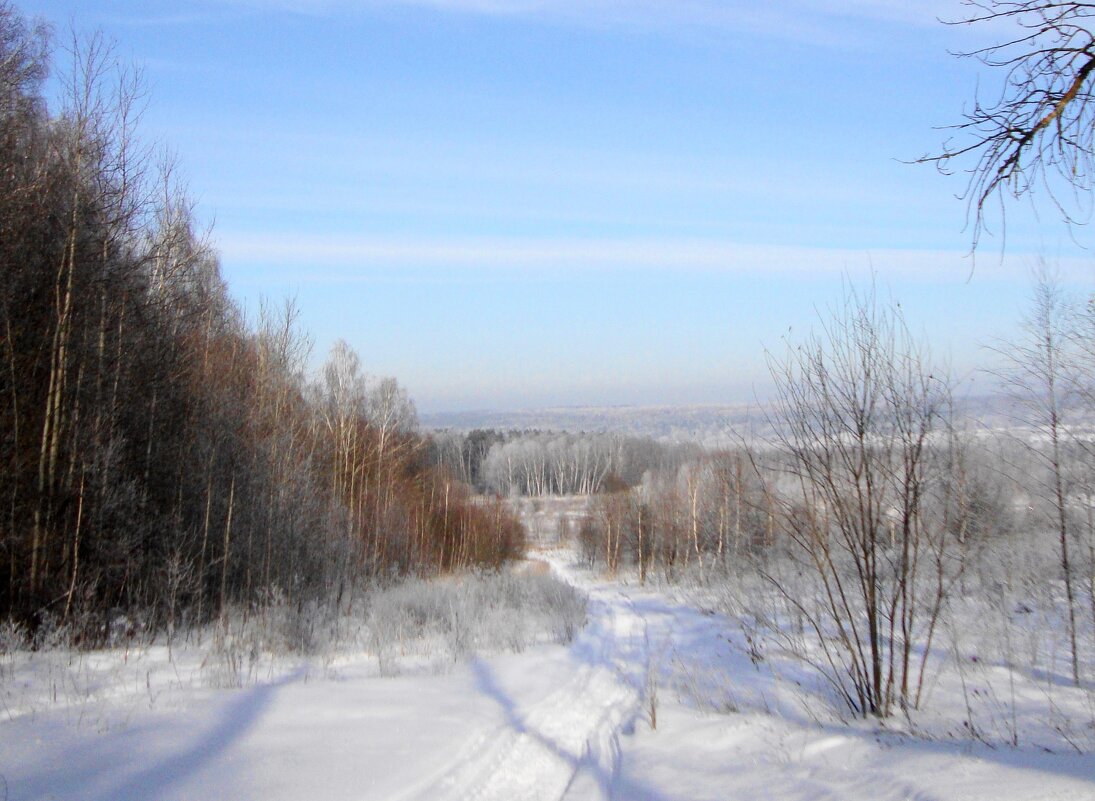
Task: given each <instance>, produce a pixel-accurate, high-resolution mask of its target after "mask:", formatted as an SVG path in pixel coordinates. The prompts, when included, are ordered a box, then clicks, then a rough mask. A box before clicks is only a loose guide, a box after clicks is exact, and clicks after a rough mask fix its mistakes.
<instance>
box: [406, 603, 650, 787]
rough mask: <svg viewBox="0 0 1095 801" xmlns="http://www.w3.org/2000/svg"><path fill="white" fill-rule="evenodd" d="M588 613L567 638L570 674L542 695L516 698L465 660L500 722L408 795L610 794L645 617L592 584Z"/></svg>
mask: <svg viewBox="0 0 1095 801" xmlns="http://www.w3.org/2000/svg"><path fill="white" fill-rule="evenodd" d="M588 608H589V619H588V621H587V623H586V626H585V628H584V629H583V630H582V632H581V633H580V634H579V636H578V637H577V638H576V640H575V642H574V643H573V644H572V645H571V646H570V649H569V657H570V659H571V660H572V661H573V662H574V664H575V669H574V672H573V673H572V674H571V675H570V676H568V677H567V678H566V679H565V680H564V681H563V682H562V683H561V684H560V686H558V687H557V688H555V689H554V690H552V691H551V692H550V693H549V694H548V695H547V696H545V697H543V698H542V699H541V700H539V701H537V702H535V703H532V704H527V705H526V704H523V703H522V702H521V699H520V698H515V697H513V696H511V695H510V694H508V693H507V691H506V690H505V689H504V688H503V687H501V686H500V685H499V683H498V682H497V680H496V678H495V676H494V674H493V672H492V671H491V669H490V667H489V665H488V664H487V663H486V662H483V661H480V660H477V661H475V662H474V663H473V664H472V669H473V671H474V673H475V677H476V682H477V685H478V687H479V690H480V692H482V693H483V694H484V695H485V696H487V697H489V698H491V699H493V700H494V701H495V702H497V703H498V705H499V706H500V707H501V708H502V710H503V713H504V715H505V719H506V725H504V726H503V727H501V728H500V729H498V730H496V731H495V732H494V733H493V735H488V736H485V737H482V738H477V742H476V744H475V745H474V746H472V747H471V748H466V749H464V753H463V754H462V757H461V759H460V760H459V762H458V763H457V764H454V765H453V767H452V768H451V769H450V770H448V771H447V772H446V773H444V774H443V775H442V776H441V777H440V778H438V779H437V780H436V781H434V782H432V783H431V784H430V785H429V786H428V787H426V788H425V789H424V790H422V791H420V792H419V793H418V794H417V795H416V796H415V798H417V799H421V801H426V799H439V800H440V801H512V800H513V799H528V801H560V800H561V799H564V798H567V797H570V796H571V795H572V793H571V791H573V795H575V796H577V795H581V797H582V798H588V797H591V796H592V797H600V798H604V799H608V798H610V797H611V796H612V792H613V787H614V786H615V784H616V780H617V778H618V774H619V768H620V748H619V734H620V731H621V729H623V728H625V727H626V726H631V725H634V721H635V719H636V717H637V715H638V713H639V708H640V704H641V693H640V690H639V689H638V688H639V686H641V684H640V682H641V679H639V678H638V676H639V675H640V673H643V672H644V671H645V659H646V643H645V638H644V634H645V624H644V621H643V619H642V617H641V616H640V615H639V614H638V613H637V612H636V610H635V609H634V608H633V606H632V605H631V604H630V602H629V601H628V600H627V599H626V598H625V597H624V596H623V595H621V594H617V593H613V592H611V591H606V590H594V591H593V592H592V594H591V596H590V600H589V607H588Z"/></svg>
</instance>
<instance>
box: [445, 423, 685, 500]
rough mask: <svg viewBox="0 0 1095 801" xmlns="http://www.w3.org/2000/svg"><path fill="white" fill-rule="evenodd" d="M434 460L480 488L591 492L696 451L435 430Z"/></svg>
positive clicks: (584, 438) (637, 479) (633, 441)
mask: <svg viewBox="0 0 1095 801" xmlns="http://www.w3.org/2000/svg"><path fill="white" fill-rule="evenodd" d="M432 440H433V459H434V460H435V462H436V463H437V464H438V465H441V466H443V467H444V468H445V469H446V470H448V471H449V472H451V473H452V474H453V475H455V476H457V477H459V478H460V479H461V480H462V481H464V482H466V483H468V484H470V485H472V486H474V487H475V488H476V489H477V490H478V491H479V492H482V493H488V494H492V495H499V496H503V497H510V496H514V495H527V496H533V497H536V496H543V495H593V494H596V493H600V492H604V491H606V490H609V491H611V490H619V489H623V488H626V487H634V486H638V485H639V484H640V483H641V482H642V480H643V477H644V476H645V475H647V474H649V473H651V472H654V471H658V472H664V471H666V470H675V469H676V468H677V467H678V466H679V465H681V464H682V463H684V462H686V461H687V460H689V459H691V458H694V457H695V456H696V455H698V454H699V453H700V451H701V448H700V447H699V446H698V445H695V444H693V443H676V444H666V443H662V442H657V441H655V440H653V439H650V438H647V437H631V436H625V435H622V434H613V433H577V434H575V433H568V432H553V431H494V430H482V429H476V430H474V431H470V432H468V433H463V432H459V431H439V432H435V433H434V434H433V437H432Z"/></svg>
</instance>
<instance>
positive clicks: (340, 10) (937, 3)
mask: <svg viewBox="0 0 1095 801" xmlns="http://www.w3.org/2000/svg"><path fill="white" fill-rule="evenodd" d="M232 2H234V3H236V4H238V5H243V6H247V7H250V8H252V9H259V10H280V11H289V12H294V13H300V14H312V15H330V14H347V13H354V12H361V11H373V10H376V9H383V8H389V9H390V8H398V7H418V8H425V9H432V10H436V11H441V12H448V13H455V14H471V15H478V16H494V17H526V18H535V19H540V20H547V21H554V22H562V23H568V24H577V25H585V26H594V27H605V26H611V27H629V28H636V29H665V28H682V27H683V28H693V29H701V30H711V29H714V30H721V31H727V32H734V33H738V34H755V35H762V36H766V37H771V38H776V39H790V40H809V41H814V42H819V43H824V44H837V43H843V42H847V41H852V40H862V39H863V36H862V33H863V31H861V30H855V28H857V27H861V26H864V25H870V24H879V23H887V24H896V25H901V26H910V25H912V26H928V25H934V24H935V23H936V19H937V18H938V17H944V18H946V17H955V16H957V15H959V13H960V11H961V8H962V6H961V5H960V4H959V2H958V0H918V2H916V3H909V2H907V1H906V0H788V1H787V2H781V3H778V4H776V3H763V2H757V1H756V0H232Z"/></svg>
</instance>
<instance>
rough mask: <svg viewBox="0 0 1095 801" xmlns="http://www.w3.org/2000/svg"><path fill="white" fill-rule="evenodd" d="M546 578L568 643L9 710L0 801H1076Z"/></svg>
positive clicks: (138, 660)
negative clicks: (856, 717) (577, 609)
mask: <svg viewBox="0 0 1095 801" xmlns="http://www.w3.org/2000/svg"><path fill="white" fill-rule="evenodd" d="M551 561H552V562H553V565H554V568H555V569H556V570H559V571H562V572H563V573H564V574H565V575H567V576H568V577H569V579H570V580H571V581H575V582H577V583H579V584H580V585H582V586H583V587H585V588H586V589H587V590H588V592H589V594H590V603H589V620H588V623H587V625H586V627H585V629H584V630H583V631H582V632H581V633H580V634H579V636H578V637H577V638H576V639H575V641H574V642H573V643H572V644H570V645H569V646H565V647H564V646H537V647H534V648H530V649H528V650H526V651H524V652H522V653H516V654H506V655H495V656H491V657H478V658H474V659H472V660H470V661H467V662H464V663H461V664H459V665H457V666H456V667H455V668H453V669H452V670H451V671H450V672H448V673H442V674H436V673H432V672H422V673H419V674H416V675H404V676H400V677H394V678H381V677H378V676H377V672H376V667H375V659H373V658H371V657H369V656H367V655H362V656H361V657H360V658H353V659H348V660H343V661H341V662H338V663H335V664H333V665H329V666H327V668H326V669H324V668H321V667H319V666H317V665H298V666H286V667H285V669H284V670H281V671H280V672H274V673H272V674H270V679H269V680H267V681H264V682H262V683H260V684H258V685H257V686H253V687H249V688H245V689H242V690H241V689H237V690H211V689H201V688H199V687H196V686H194V685H192V684H187V683H186V682H176V683H175V684H173V685H170V684H165V685H163V688H162V689H159V690H158V689H157V682H158V681H161V680H162V676H163V675H164V671H165V670H167V668H166V667H165V665H166V664H167V663H166V653H165V652H164V651H162V650H160V651H157V652H155V653H147V654H143V655H140V656H139V657H138V656H136V655H130V659H129V661H127V662H126V664H125V666H124V667H118V669H117V670H116V671H115V672H113V673H111V674H110V675H112V676H114V677H115V680H116V681H117V682H118V685H119V686H118V688H117V692H115V693H113V694H107V695H106V696H103V697H104V698H105V699H106V700H102V701H100V702H98V703H96V704H95V705H92V706H88V705H86V704H84V705H80V704H73V703H71V702H69V703H66V702H64V693H63V692H62V694H61V695H60V696H59V700H58V702H57V703H56V704H54V705H52V706H46V707H42V706H36V707H33V708H29V707H28V708H27V709H26V710H24V711H22V712H21V711H19V710H18V709H9V712H8V715H7V716H6V719H5V720H4V721H3V722H2V723H0V774H2V775H3V776H4V778H5V780H6V782H7V796H6V797H7V798H8V799H12V800H13V801H27V800H29V799H43V800H44V799H92V800H93V801H100V800H101V801H107V799H118V800H119V801H121V800H122V799H202V800H203V801H204V800H205V799H218V798H223V799H240V800H241V801H248V800H249V799H254V800H255V801H259V800H260V799H261V801H282V799H284V800H285V801H288V800H289V799H329V800H330V801H337V800H338V799H355V800H361V801H364V800H366V799H378V800H379V799H397V800H399V801H417V800H418V799H422V800H423V801H425V799H441V800H442V801H444V800H446V799H452V800H453V801H456V800H457V799H460V800H463V799H484V800H486V799H572V800H577V799H609V798H611V799H654V800H656V801H668V800H669V799H682V800H683V799H750V800H751V799H762V798H768V799H779V800H780V801H783V800H785V799H786V800H795V799H840V800H841V801H887V800H889V799H893V801H897V800H898V799H902V800H904V799H916V800H917V801H931V800H934V799H939V800H940V801H943V800H944V799H953V800H954V801H977V800H979V799H985V800H986V801H988V800H989V799H992V801H996V799H1001V798H1007V799H1029V800H1030V801H1051V800H1053V799H1060V800H1061V801H1065V799H1068V801H1084V800H1085V799H1095V759H1093V758H1092V757H1090V756H1080V755H1076V754H1072V755H1069V754H1064V753H1056V754H1051V753H1045V752H1043V751H1039V750H1016V749H1008V748H995V749H994V748H990V747H988V746H985V745H982V744H978V743H976V742H973V741H971V740H968V739H953V740H951V739H934V740H929V739H919V738H911V737H907V736H903V735H900V734H897V733H889V732H886V731H885V730H882V729H880V728H879V727H878V726H877V725H875V724H868V723H863V722H846V723H842V722H840V721H839V719H838V718H836V717H834V716H833V715H831V714H828V713H827V712H826V711H825V710H824V709H823V706H822V705H820V702H819V701H818V699H817V698H816V696H815V695H814V690H813V689H812V687H811V683H810V681H811V680H810V677H809V674H808V673H806V672H805V671H803V670H801V669H799V668H797V667H796V666H795V665H794V664H791V663H787V664H780V663H777V662H776V661H774V660H764V661H761V662H758V663H757V664H754V661H753V660H751V659H750V658H749V654H748V652H747V650H746V649H744V648H743V647H741V643H740V642H739V641H738V640H737V637H736V634H735V632H734V630H733V629H732V627H730V626H729V624H728V623H727V621H725V620H723V619H721V618H720V617H719V616H717V615H712V614H707V613H703V612H701V611H699V610H697V609H695V608H693V607H691V606H689V605H688V604H686V603H681V602H678V601H674V600H672V599H670V598H668V597H666V596H665V595H663V594H659V593H657V592H655V591H651V590H644V589H641V588H637V587H634V586H630V587H629V586H621V585H619V584H615V583H609V582H605V581H601V580H597V579H595V578H593V577H590V576H588V575H586V574H584V573H582V572H581V571H578V570H577V569H575V568H573V567H572V566H570V565H569V563H568V561H567V558H566V556H565V555H562V554H557V555H555V556H554V557H551ZM109 658H114V659H121V656H120V655H117V654H115V655H113V657H110V656H103V657H102V659H109ZM175 660H176V662H178V663H179V664H183V665H184V666H185V656H179V655H176V657H175ZM184 669H185V667H184ZM19 679H20V677H19V674H18V672H16V674H15V675H14V676H8V677H7V678H6V679H5V681H7V682H17V681H19ZM652 713H654V715H656V719H652ZM654 722H656V724H657V727H656V728H653V727H652V723H654ZM2 797H4V796H3V794H2V793H0V798H2Z"/></svg>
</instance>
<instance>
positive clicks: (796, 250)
mask: <svg viewBox="0 0 1095 801" xmlns="http://www.w3.org/2000/svg"><path fill="white" fill-rule="evenodd" d="M218 245H219V247H220V249H221V252H222V254H223V257H224V259H225V261H226V263H228V264H230V265H234V266H235V265H238V266H252V267H258V266H261V267H264V268H271V269H285V268H289V269H292V270H293V271H294V280H298V281H303V282H320V283H339V282H353V281H358V280H372V279H373V278H375V277H376V275H377V271H383V270H385V269H390V268H400V269H408V268H409V269H412V270H418V271H424V272H427V273H430V274H432V275H434V276H440V275H444V274H446V273H448V272H450V271H452V272H455V271H459V272H460V273H461V274H463V275H466V274H467V273H468V271H469V270H471V271H473V272H474V271H481V272H483V273H484V274H494V275H504V274H508V273H518V274H520V275H522V276H527V275H529V274H530V273H531V274H544V273H547V274H566V273H567V272H568V271H577V270H581V271H588V270H603V271H624V272H626V271H628V270H677V271H685V272H687V271H700V272H721V273H728V274H742V275H773V276H782V277H796V276H801V277H833V276H841V275H849V276H853V277H857V276H870V275H873V274H876V273H877V274H878V275H879V276H883V277H893V278H904V279H911V280H921V281H925V282H942V283H953V282H962V281H965V280H966V279H967V277H968V276H969V274H970V270H971V268H972V267H973V265H972V264H971V262H970V260H969V259H968V258H967V257H966V256H965V254H963V253H961V252H957V251H946V250H905V249H892V248H891V249H842V248H815V247H796V246H788V245H768V244H752V243H748V244H747V243H737V242H731V241H722V240H702V239H582V240H579V239H557V238H508V237H479V238H463V239H434V240H420V239H416V240H410V239H392V238H381V237H376V238H370V237H352V236H338V235H333V236H323V235H315V234H303V235H295V234H291V233H286V234H279V235H268V234H245V233H236V234H231V233H229V234H221V235H220V236H219V237H218ZM1035 260H1036V259H1035V257H1034V256H1032V255H1030V254H1022V253H1012V254H1009V256H1008V257H1007V258H1006V259H1005V260H1004V261H1001V260H999V259H996V258H992V257H982V258H981V259H979V260H978V262H977V265H976V270H977V273H978V277H979V278H980V279H985V280H992V279H1001V280H1020V281H1025V280H1027V276H1028V274H1029V269H1030V266H1031V265H1032V264H1033V263H1034V261H1035ZM1058 266H1059V268H1060V270H1061V274H1062V276H1064V277H1065V278H1075V279H1076V280H1087V276H1089V275H1090V269H1091V267H1090V261H1089V260H1086V259H1081V258H1065V259H1061V260H1060V261H1059V262H1058Z"/></svg>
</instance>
